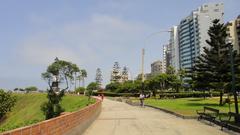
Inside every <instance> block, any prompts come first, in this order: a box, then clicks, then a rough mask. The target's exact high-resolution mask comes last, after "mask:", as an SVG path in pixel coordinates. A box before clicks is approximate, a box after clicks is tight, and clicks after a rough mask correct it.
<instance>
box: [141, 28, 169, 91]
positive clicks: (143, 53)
mask: <svg viewBox="0 0 240 135" xmlns="http://www.w3.org/2000/svg"><path fill="white" fill-rule="evenodd" d="M163 32H167V33H169V32H172V30H163V31H159V32H154V33H152V34H150V35H149V36H147V37H146V39H145V44H144V47H143V48H142V74H141V77H142V78H141V80H142V91H141V92H142V93H143V92H144V81H145V76H144V56H145V49H144V48H145V45H146V41H147V39H148V38H150V37H152V36H154V35H156V34H161V33H163Z"/></svg>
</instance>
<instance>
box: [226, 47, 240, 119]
mask: <svg viewBox="0 0 240 135" xmlns="http://www.w3.org/2000/svg"><path fill="white" fill-rule="evenodd" d="M229 51H230V60H231V74H232V83H231V84H232V87H231V91H232V92H233V96H234V105H235V113H236V114H239V110H238V98H237V92H236V89H235V83H236V78H235V71H234V61H233V48H232V45H231V43H229ZM235 122H236V123H239V122H240V119H239V118H237V117H235Z"/></svg>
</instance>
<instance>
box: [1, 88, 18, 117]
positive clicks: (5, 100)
mask: <svg viewBox="0 0 240 135" xmlns="http://www.w3.org/2000/svg"><path fill="white" fill-rule="evenodd" d="M15 103H16V97H15V96H12V94H11V93H10V92H4V90H2V89H0V119H1V118H2V117H3V116H4V115H5V114H6V113H7V112H9V111H11V109H12V107H13V106H14V105H15Z"/></svg>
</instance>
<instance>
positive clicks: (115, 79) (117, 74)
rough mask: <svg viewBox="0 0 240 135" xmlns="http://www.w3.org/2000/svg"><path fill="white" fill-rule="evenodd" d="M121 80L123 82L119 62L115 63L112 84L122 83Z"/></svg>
mask: <svg viewBox="0 0 240 135" xmlns="http://www.w3.org/2000/svg"><path fill="white" fill-rule="evenodd" d="M120 80H121V73H120V66H119V63H118V62H115V63H114V66H113V70H112V74H111V82H120Z"/></svg>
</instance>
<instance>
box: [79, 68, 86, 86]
mask: <svg viewBox="0 0 240 135" xmlns="http://www.w3.org/2000/svg"><path fill="white" fill-rule="evenodd" d="M80 72H81V79H82V82H83V87H85V78H86V77H87V71H86V70H85V69H82V70H81V71H80Z"/></svg>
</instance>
